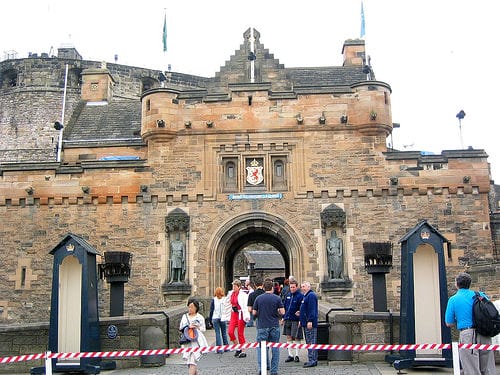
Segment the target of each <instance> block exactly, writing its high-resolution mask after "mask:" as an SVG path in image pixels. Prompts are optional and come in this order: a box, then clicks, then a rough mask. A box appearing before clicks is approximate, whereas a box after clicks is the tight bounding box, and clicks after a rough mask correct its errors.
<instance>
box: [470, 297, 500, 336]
mask: <svg viewBox="0 0 500 375" xmlns="http://www.w3.org/2000/svg"><path fill="white" fill-rule="evenodd" d="M474 293H475V296H474V302H473V304H472V319H473V321H474V327H475V328H476V331H477V332H478V333H479V334H481V335H483V336H487V337H493V336H496V335H498V334H499V333H500V314H499V313H498V310H497V308H496V307H495V305H494V304H493V302H491V301H490V300H489V299H487V298H485V297H483V296H481V294H479V293H478V292H474Z"/></svg>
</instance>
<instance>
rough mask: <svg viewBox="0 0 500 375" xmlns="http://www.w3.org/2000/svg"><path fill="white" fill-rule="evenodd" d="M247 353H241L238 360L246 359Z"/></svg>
mask: <svg viewBox="0 0 500 375" xmlns="http://www.w3.org/2000/svg"><path fill="white" fill-rule="evenodd" d="M246 356H247V353H240V354H238V358H246Z"/></svg>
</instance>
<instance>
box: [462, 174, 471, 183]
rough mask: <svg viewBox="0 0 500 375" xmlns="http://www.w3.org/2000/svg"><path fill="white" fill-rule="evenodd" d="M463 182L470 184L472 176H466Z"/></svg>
mask: <svg viewBox="0 0 500 375" xmlns="http://www.w3.org/2000/svg"><path fill="white" fill-rule="evenodd" d="M463 182H464V184H468V183H469V182H470V176H464V178H463Z"/></svg>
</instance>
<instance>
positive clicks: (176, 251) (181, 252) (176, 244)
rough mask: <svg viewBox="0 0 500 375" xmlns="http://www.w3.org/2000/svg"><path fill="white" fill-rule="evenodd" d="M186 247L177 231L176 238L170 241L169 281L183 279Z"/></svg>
mask: <svg viewBox="0 0 500 375" xmlns="http://www.w3.org/2000/svg"><path fill="white" fill-rule="evenodd" d="M185 259H186V247H185V246H184V242H183V241H181V240H180V234H179V232H177V236H176V239H175V240H173V241H171V242H170V282H171V283H172V282H181V281H182V280H183V279H184V272H185V271H186V265H185Z"/></svg>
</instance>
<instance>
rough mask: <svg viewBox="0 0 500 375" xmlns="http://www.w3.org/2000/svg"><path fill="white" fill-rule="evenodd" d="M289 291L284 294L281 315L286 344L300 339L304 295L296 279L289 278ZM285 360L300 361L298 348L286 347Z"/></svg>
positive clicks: (297, 341)
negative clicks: (301, 307)
mask: <svg viewBox="0 0 500 375" xmlns="http://www.w3.org/2000/svg"><path fill="white" fill-rule="evenodd" d="M289 288H290V291H289V292H288V294H287V295H286V296H284V301H283V305H284V307H285V315H284V316H283V335H285V336H286V342H287V344H293V343H294V342H295V344H300V341H301V340H302V329H301V328H300V327H299V319H300V305H301V303H302V299H303V298H304V295H303V294H302V293H301V292H300V289H299V286H298V284H297V281H296V280H293V279H292V280H289ZM285 362H300V359H299V349H298V348H295V349H292V348H288V357H287V359H285Z"/></svg>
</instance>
